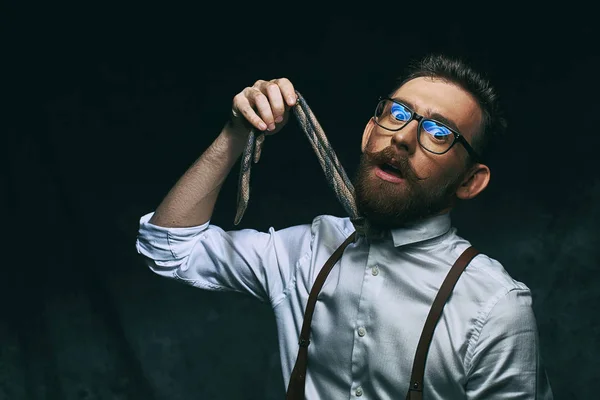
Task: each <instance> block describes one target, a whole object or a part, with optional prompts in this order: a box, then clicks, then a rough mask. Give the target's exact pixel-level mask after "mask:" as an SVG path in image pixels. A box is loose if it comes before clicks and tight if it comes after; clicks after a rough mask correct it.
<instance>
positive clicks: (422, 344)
mask: <svg viewBox="0 0 600 400" xmlns="http://www.w3.org/2000/svg"><path fill="white" fill-rule="evenodd" d="M355 236H356V232H354V233H352V234H351V235H350V236H349V237H348V238H347V239H346V240H345V241H344V242H343V243H342V244H341V245H340V247H338V248H337V249H336V250H335V251H334V252H333V254H332V255H331V256H330V257H329V259H328V260H327V262H326V263H325V265H324V266H323V268H322V269H321V271H320V272H319V274H318V275H317V279H315V283H314V285H313V287H312V289H311V290H310V294H309V296H308V302H307V304H306V310H305V311H304V321H303V322H302V330H301V331H300V340H299V342H298V345H299V349H298V357H297V358H296V364H295V365H294V369H293V370H292V374H291V376H290V382H289V384H288V389H287V393H286V397H285V399H286V400H305V399H304V393H305V392H304V388H305V380H306V368H307V362H308V345H309V344H310V326H311V322H312V316H313V313H314V310H315V304H316V302H317V296H318V294H319V292H320V291H321V288H322V287H323V285H324V284H325V280H326V279H327V276H328V275H329V272H331V270H332V269H333V266H334V265H335V264H336V263H337V262H338V260H339V259H340V258H341V257H342V254H343V253H344V250H345V249H346V247H347V246H348V245H349V244H350V243H351V242H352V241H353V240H354V238H355ZM477 254H479V251H477V250H476V249H475V248H474V247H472V246H471V247H469V248H468V249H467V250H465V251H464V252H463V253H462V254H461V255H460V257H459V258H458V259H457V260H456V262H455V263H454V265H453V266H452V268H451V269H450V272H448V275H446V278H445V279H444V282H443V283H442V286H441V287H440V290H439V291H438V293H437V295H436V296H435V299H434V300H433V304H432V306H431V309H430V310H429V314H428V315H427V319H426V320H425V325H424V326H423V331H422V332H421V337H420V338H419V343H418V345H417V351H416V353H415V359H414V362H413V368H412V373H411V378H410V386H409V390H408V393H407V395H406V399H407V400H422V399H423V378H424V376H425V361H426V359H427V352H428V351H429V345H430V344H431V339H432V338H433V331H434V330H435V326H436V325H437V322H438V320H439V319H440V316H441V315H442V310H443V308H444V305H445V304H446V301H447V300H448V298H449V297H450V294H451V293H452V290H453V289H454V286H455V285H456V282H457V281H458V278H460V275H461V274H462V272H463V271H464V270H465V268H466V267H467V265H469V263H470V262H471V260H472V259H473V258H474V257H475V256H476V255H477Z"/></svg>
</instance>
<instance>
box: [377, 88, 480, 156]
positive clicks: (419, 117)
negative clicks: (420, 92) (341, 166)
mask: <svg viewBox="0 0 600 400" xmlns="http://www.w3.org/2000/svg"><path fill="white" fill-rule="evenodd" d="M384 100H388V101H391V102H393V103H396V104H398V105H401V106H402V107H404V108H406V109H407V110H408V111H410V118H409V119H408V121H406V123H405V124H404V125H402V126H401V127H400V128H397V129H391V128H388V127H385V126H383V125H381V124H380V123H379V122H377V110H378V109H379V104H381V102H382V101H384ZM413 120H415V121H417V122H418V123H419V125H418V126H417V142H419V146H421V147H422V148H423V149H425V150H427V151H428V152H430V153H433V154H440V155H441V154H446V153H447V152H449V151H450V149H451V148H452V147H454V145H455V144H456V143H457V142H460V144H462V145H463V147H464V148H465V150H467V153H469V156H471V157H472V158H473V160H474V161H475V162H481V157H480V156H479V154H477V152H476V151H475V149H473V147H472V146H471V145H470V144H469V142H468V141H467V139H465V137H464V136H463V135H462V134H461V133H460V132H458V131H456V130H454V129H452V128H450V127H449V126H448V125H446V124H444V123H443V122H440V121H437V120H435V119H433V118H426V117H425V116H423V115H421V114H419V113H417V112H416V111H414V110H413V109H412V108H410V107H409V106H407V105H406V104H404V103H402V102H401V101H398V100H394V99H392V98H390V97H384V96H380V97H379V99H378V101H377V107H376V108H375V113H374V114H373V121H374V122H375V123H376V124H377V125H378V126H380V127H382V128H383V129H385V130H388V131H391V132H398V131H400V130H402V129H404V128H405V127H406V126H407V125H408V124H409V123H410V122H411V121H413ZM423 121H433V122H435V123H436V124H440V125H442V126H443V127H445V128H447V129H448V130H449V131H450V132H452V134H453V135H454V140H453V141H452V143H451V144H450V147H448V149H446V150H444V151H443V152H441V153H438V152H435V151H432V150H429V149H428V148H426V147H425V146H423V144H422V143H421V131H422V130H423Z"/></svg>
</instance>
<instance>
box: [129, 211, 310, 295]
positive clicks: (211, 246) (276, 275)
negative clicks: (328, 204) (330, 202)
mask: <svg viewBox="0 0 600 400" xmlns="http://www.w3.org/2000/svg"><path fill="white" fill-rule="evenodd" d="M152 215H153V213H149V214H146V215H144V216H142V217H141V218H140V224H139V230H138V235H137V240H136V249H137V252H138V253H139V254H141V255H142V256H143V257H144V259H145V261H146V264H147V265H148V266H149V267H150V269H151V270H152V271H154V272H155V273H156V274H158V275H161V276H164V277H167V278H172V279H177V280H179V281H182V282H184V283H186V284H189V285H192V286H195V287H198V288H202V289H207V290H225V291H237V292H243V293H248V294H251V295H252V296H254V297H256V298H258V299H259V300H261V301H265V302H267V301H268V302H270V303H271V304H273V305H275V304H277V303H279V301H281V300H282V299H283V298H284V297H285V293H286V288H287V286H288V285H289V284H290V281H291V280H292V278H293V276H294V275H293V274H294V270H295V268H296V264H297V262H298V260H299V259H300V258H301V257H302V256H303V255H305V253H307V252H309V251H310V248H311V239H312V235H311V225H308V224H307V225H298V226H293V227H289V228H285V229H282V230H278V231H276V230H275V229H274V228H270V229H269V230H268V232H259V231H256V230H253V229H242V230H234V231H225V230H223V229H221V228H220V227H218V226H216V225H212V224H210V221H209V222H207V223H205V224H203V225H199V226H194V227H188V228H165V227H160V226H157V225H154V224H151V223H150V222H149V220H150V218H151V217H152Z"/></svg>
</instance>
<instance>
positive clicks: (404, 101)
mask: <svg viewBox="0 0 600 400" xmlns="http://www.w3.org/2000/svg"><path fill="white" fill-rule="evenodd" d="M392 100H395V101H398V102H400V103H402V104H405V105H407V106H408V107H410V108H411V109H412V110H413V112H416V111H414V110H415V108H416V107H415V104H414V103H413V102H411V101H410V100H407V99H405V98H402V97H393V98H392ZM425 114H427V115H424V118H427V119H435V120H436V121H439V122H441V123H443V124H444V125H448V127H449V128H450V129H452V130H455V131H456V132H458V133H460V130H459V129H458V126H456V124H455V123H454V122H453V121H452V120H450V119H448V118H446V117H444V116H443V115H442V114H440V113H438V112H435V111H432V110H431V109H430V108H428V109H426V110H425Z"/></svg>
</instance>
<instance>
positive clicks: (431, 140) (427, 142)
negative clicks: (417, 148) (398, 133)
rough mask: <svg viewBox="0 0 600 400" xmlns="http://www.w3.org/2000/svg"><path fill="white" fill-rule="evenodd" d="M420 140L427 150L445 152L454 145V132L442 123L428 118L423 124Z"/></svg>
mask: <svg viewBox="0 0 600 400" xmlns="http://www.w3.org/2000/svg"><path fill="white" fill-rule="evenodd" d="M419 140H420V142H421V145H422V146H423V147H425V148H426V149H427V150H429V151H432V152H434V153H443V152H445V151H446V150H448V149H449V148H450V146H452V143H453V142H454V133H453V132H452V131H451V130H450V129H449V128H448V127H446V126H444V125H442V124H441V123H439V122H436V121H432V120H429V119H426V120H423V123H422V125H421V135H420V138H419Z"/></svg>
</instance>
